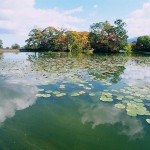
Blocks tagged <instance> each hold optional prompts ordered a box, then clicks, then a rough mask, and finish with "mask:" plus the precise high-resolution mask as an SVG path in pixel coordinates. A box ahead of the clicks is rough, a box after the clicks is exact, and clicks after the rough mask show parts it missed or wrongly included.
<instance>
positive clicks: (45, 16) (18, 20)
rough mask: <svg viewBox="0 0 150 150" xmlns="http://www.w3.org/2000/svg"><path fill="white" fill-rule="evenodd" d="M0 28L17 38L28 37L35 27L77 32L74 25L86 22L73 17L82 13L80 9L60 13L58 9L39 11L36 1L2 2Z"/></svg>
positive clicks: (10, 0) (6, 0)
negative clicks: (61, 28)
mask: <svg viewBox="0 0 150 150" xmlns="http://www.w3.org/2000/svg"><path fill="white" fill-rule="evenodd" d="M0 3H1V5H0V14H1V17H0V28H3V29H5V30H3V31H6V32H3V34H4V33H6V34H8V32H7V31H13V32H14V33H15V35H16V36H22V37H23V36H26V37H27V35H28V33H29V31H30V30H31V29H32V28H34V27H35V26H37V27H39V28H45V27H47V26H55V27H56V28H57V27H61V26H63V27H65V28H69V29H72V30H77V27H76V26H75V25H73V24H80V23H83V22H84V21H85V20H84V19H82V18H78V17H75V16H72V14H73V13H77V12H82V11H83V8H82V7H78V8H75V9H72V10H66V11H63V12H62V11H60V10H58V9H55V8H53V9H45V10H44V9H37V8H35V7H34V5H35V0H21V1H20V0H13V3H12V0H5V1H4V0H0Z"/></svg>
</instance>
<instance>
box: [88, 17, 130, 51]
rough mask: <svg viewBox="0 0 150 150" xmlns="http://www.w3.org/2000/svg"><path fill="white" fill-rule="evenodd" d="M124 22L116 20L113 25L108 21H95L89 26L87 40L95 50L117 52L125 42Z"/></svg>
mask: <svg viewBox="0 0 150 150" xmlns="http://www.w3.org/2000/svg"><path fill="white" fill-rule="evenodd" d="M125 25H126V24H125V23H124V22H123V21H122V20H120V19H119V20H116V21H115V22H114V25H111V24H110V23H109V22H108V21H105V22H99V23H95V24H93V25H91V26H90V34H89V40H90V44H91V47H92V48H93V49H94V50H95V52H111V51H113V52H115V51H116V52H118V51H119V50H120V49H122V48H123V47H124V46H125V45H126V43H127V38H128V36H127V31H126V30H125V29H124V27H125Z"/></svg>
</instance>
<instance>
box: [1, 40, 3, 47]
mask: <svg viewBox="0 0 150 150" xmlns="http://www.w3.org/2000/svg"><path fill="white" fill-rule="evenodd" d="M0 48H3V42H2V40H0Z"/></svg>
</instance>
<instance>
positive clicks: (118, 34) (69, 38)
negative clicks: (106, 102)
mask: <svg viewBox="0 0 150 150" xmlns="http://www.w3.org/2000/svg"><path fill="white" fill-rule="evenodd" d="M125 28H126V23H125V22H123V21H122V20H121V19H117V20H115V21H114V23H113V24H110V23H109V22H108V21H105V22H98V23H93V24H92V25H91V26H90V29H89V32H87V31H84V32H79V31H70V30H66V29H63V28H60V29H56V28H54V27H51V26H49V27H47V28H45V29H38V28H35V29H32V30H31V31H30V32H29V35H28V39H27V40H26V41H25V42H26V45H25V46H24V49H30V50H38V51H54V52H57V51H60V52H64V51H69V52H83V51H84V52H85V51H89V50H92V51H94V52H119V51H120V50H124V51H127V52H131V51H150V37H149V36H140V37H138V38H137V41H134V42H132V43H128V42H127V39H128V35H127V30H126V29H125ZM0 48H2V41H1V40H0ZM11 48H13V49H14V48H16V49H17V48H20V46H19V45H18V44H14V45H12V46H11Z"/></svg>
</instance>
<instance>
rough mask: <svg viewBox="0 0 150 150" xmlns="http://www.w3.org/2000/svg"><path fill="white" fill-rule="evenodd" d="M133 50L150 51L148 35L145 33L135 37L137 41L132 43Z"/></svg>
mask: <svg viewBox="0 0 150 150" xmlns="http://www.w3.org/2000/svg"><path fill="white" fill-rule="evenodd" d="M132 47H133V50H134V51H147V52H149V51H150V37H149V36H147V35H145V36H140V37H138V38H137V42H135V43H134V44H133V46H132Z"/></svg>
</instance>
